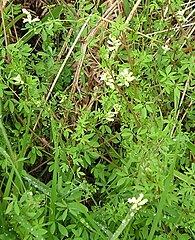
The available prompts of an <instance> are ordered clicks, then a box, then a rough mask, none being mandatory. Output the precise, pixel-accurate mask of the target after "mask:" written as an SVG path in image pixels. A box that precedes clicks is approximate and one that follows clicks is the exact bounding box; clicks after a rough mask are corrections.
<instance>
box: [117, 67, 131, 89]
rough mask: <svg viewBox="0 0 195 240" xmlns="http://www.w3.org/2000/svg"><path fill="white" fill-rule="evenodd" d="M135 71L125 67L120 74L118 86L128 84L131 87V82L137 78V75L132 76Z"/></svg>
mask: <svg viewBox="0 0 195 240" xmlns="http://www.w3.org/2000/svg"><path fill="white" fill-rule="evenodd" d="M132 75H133V73H132V72H130V71H129V70H128V69H127V68H125V69H123V70H122V71H121V72H120V73H119V76H118V82H119V83H118V86H120V87H121V86H126V87H129V84H130V82H132V81H133V80H135V77H134V76H132Z"/></svg>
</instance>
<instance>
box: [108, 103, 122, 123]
mask: <svg viewBox="0 0 195 240" xmlns="http://www.w3.org/2000/svg"><path fill="white" fill-rule="evenodd" d="M113 108H114V111H111V112H108V113H107V117H106V120H107V121H109V122H113V121H114V117H115V116H116V115H117V114H118V113H119V111H120V108H121V106H120V105H119V104H114V106H113Z"/></svg>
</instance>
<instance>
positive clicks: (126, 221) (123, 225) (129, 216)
mask: <svg viewBox="0 0 195 240" xmlns="http://www.w3.org/2000/svg"><path fill="white" fill-rule="evenodd" d="M134 214H135V211H132V209H130V210H129V212H128V213H127V215H126V217H125V218H124V219H123V221H122V223H121V225H120V226H119V227H118V229H117V230H116V232H115V233H114V234H113V236H112V238H111V240H117V239H118V237H119V236H120V234H121V233H122V232H123V230H124V229H125V228H126V226H127V225H128V224H129V222H130V221H131V219H132V218H133V216H134ZM129 239H130V238H129Z"/></svg>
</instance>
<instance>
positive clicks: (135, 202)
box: [128, 193, 148, 211]
mask: <svg viewBox="0 0 195 240" xmlns="http://www.w3.org/2000/svg"><path fill="white" fill-rule="evenodd" d="M143 197H144V195H143V194H142V193H141V194H140V195H139V197H138V198H137V199H136V198H135V197H133V198H129V199H128V202H129V203H130V204H133V205H132V207H131V210H133V211H137V210H139V209H140V208H141V207H142V206H143V205H144V204H146V203H147V202H148V199H147V198H145V199H143Z"/></svg>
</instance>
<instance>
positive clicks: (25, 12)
mask: <svg viewBox="0 0 195 240" xmlns="http://www.w3.org/2000/svg"><path fill="white" fill-rule="evenodd" d="M22 12H23V13H24V14H26V18H24V19H23V23H26V22H27V23H29V24H31V23H33V22H38V21H40V19H39V18H38V17H36V18H34V19H32V15H31V13H30V12H29V11H27V10H26V9H25V8H23V9H22Z"/></svg>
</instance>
